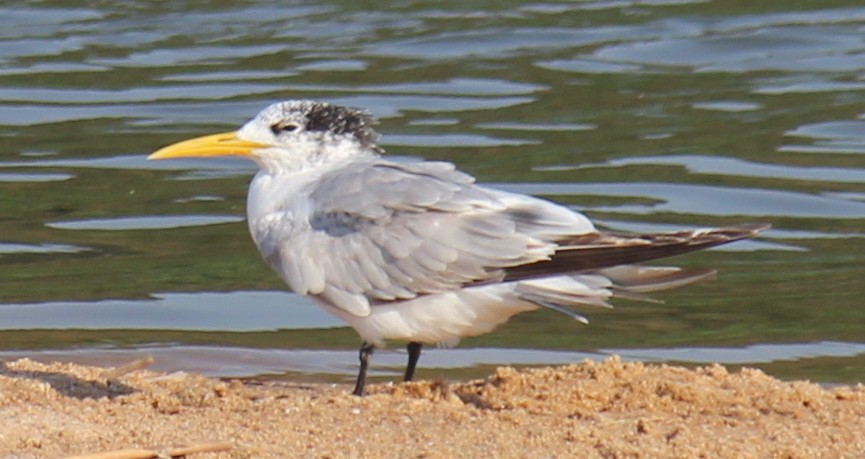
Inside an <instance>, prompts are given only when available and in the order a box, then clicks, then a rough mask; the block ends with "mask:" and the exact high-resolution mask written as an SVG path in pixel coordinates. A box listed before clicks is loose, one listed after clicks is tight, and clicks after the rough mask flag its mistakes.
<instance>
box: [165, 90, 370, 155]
mask: <svg viewBox="0 0 865 459" xmlns="http://www.w3.org/2000/svg"><path fill="white" fill-rule="evenodd" d="M375 124H376V120H375V118H373V117H372V115H371V114H370V113H369V112H367V111H365V110H361V109H357V108H349V107H342V106H339V105H334V104H330V103H326V102H318V101H312V100H291V101H286V102H279V103H276V104H273V105H270V106H269V107H267V108H265V109H264V110H262V111H261V112H260V113H259V114H258V115H256V116H255V117H254V118H252V119H251V120H249V121H248V122H247V123H245V124H244V125H243V126H242V127H241V128H240V129H238V130H237V131H233V132H226V133H222V134H215V135H210V136H205V137H198V138H195V139H190V140H186V141H183V142H179V143H176V144H173V145H169V146H167V147H165V148H162V149H160V150H158V151H157V152H155V153H153V154H152V155H150V156H149V157H148V159H165V158H175V157H190V156H223V155H235V156H246V157H249V158H250V159H252V160H254V161H255V162H256V163H258V164H259V166H261V167H262V168H264V169H284V168H289V169H292V168H295V167H298V166H299V165H303V164H304V163H315V162H318V161H329V160H335V159H344V158H351V157H357V156H370V155H377V154H380V153H382V152H383V150H382V149H381V147H379V146H378V144H377V140H378V133H377V132H376V131H375V130H374V129H373V125H375Z"/></svg>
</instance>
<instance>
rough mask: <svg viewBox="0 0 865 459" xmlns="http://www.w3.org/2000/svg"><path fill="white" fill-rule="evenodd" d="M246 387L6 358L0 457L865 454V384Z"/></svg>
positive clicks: (681, 375) (658, 379) (664, 370)
mask: <svg viewBox="0 0 865 459" xmlns="http://www.w3.org/2000/svg"><path fill="white" fill-rule="evenodd" d="M349 389H350V387H348V386H345V385H336V386H334V385H325V384H291V383H274V382H267V383H244V382H240V381H221V380H217V379H210V378H205V377H203V376H200V375H195V374H188V373H170V374H166V373H159V372H152V371H148V370H137V371H133V372H130V373H126V374H124V375H122V376H116V375H111V374H110V372H106V370H105V369H103V368H96V367H89V366H81V365H76V364H61V363H53V364H42V363H37V362H34V361H31V360H27V359H22V360H16V361H13V362H7V363H5V364H3V363H0V419H2V420H3V421H2V428H0V458H57V457H66V456H69V455H75V454H85V453H98V452H106V451H115V450H121V449H124V448H158V449H161V448H169V447H173V446H188V445H194V444H201V443H206V442H220V441H226V442H229V446H230V447H231V449H230V450H228V451H225V452H217V453H198V454H191V455H189V456H188V457H189V458H192V459H198V458H201V459H206V458H283V457H318V458H342V457H373V458H377V457H382V458H384V457H415V458H450V457H561V458H565V457H597V458H642V457H645V458H657V457H707V458H718V457H729V458H767V457H777V458H814V457H832V458H840V457H851V458H852V457H863V454H865V435H862V433H863V432H865V387H862V386H861V385H859V386H841V387H833V388H824V387H821V386H819V385H817V384H812V383H808V382H782V381H779V380H777V379H774V378H772V377H769V376H767V375H765V374H764V373H762V372H760V371H759V370H752V369H745V370H742V371H737V372H734V373H730V372H728V371H727V370H726V369H725V368H723V367H721V366H718V365H715V366H710V367H704V368H698V369H695V370H690V369H685V368H680V367H674V366H666V365H648V364H642V363H624V362H622V361H620V360H619V359H616V358H611V359H607V360H605V361H603V362H591V361H586V362H584V363H581V364H577V365H570V366H565V367H556V368H538V369H527V370H519V371H518V370H514V369H512V368H500V369H498V370H497V371H496V372H495V374H492V375H490V376H489V377H488V378H486V379H483V380H474V381H465V382H451V383H446V382H442V381H421V382H416V383H409V384H394V385H391V384H373V385H372V386H371V387H370V395H369V396H367V397H364V398H358V397H354V396H351V395H349V394H348V391H349Z"/></svg>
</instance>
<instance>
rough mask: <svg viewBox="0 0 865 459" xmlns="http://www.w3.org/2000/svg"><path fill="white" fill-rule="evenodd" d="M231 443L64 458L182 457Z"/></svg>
mask: <svg viewBox="0 0 865 459" xmlns="http://www.w3.org/2000/svg"><path fill="white" fill-rule="evenodd" d="M231 448H232V444H231V443H230V442H227V441H221V442H217V443H202V444H199V445H192V446H185V447H183V448H170V449H162V450H152V449H122V450H118V451H108V452H104V453H93V454H81V455H78V456H70V457H67V458H66V459H163V458H182V457H186V456H188V455H190V454H195V453H216V452H220V451H228V450H230V449H231Z"/></svg>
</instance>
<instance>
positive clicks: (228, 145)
mask: <svg viewBox="0 0 865 459" xmlns="http://www.w3.org/2000/svg"><path fill="white" fill-rule="evenodd" d="M266 147H267V145H264V144H260V143H256V142H250V141H247V140H241V139H238V138H237V132H223V133H221V134H213V135H206V136H203V137H196V138H194V139H189V140H184V141H182V142H177V143H175V144H171V145H169V146H167V147H164V148H160V149H159V150H156V151H155V152H154V153H152V154H151V155H150V156H148V157H147V159H167V158H185V157H200V156H227V155H234V156H250V155H251V154H252V152H253V151H255V150H258V149H260V148H266Z"/></svg>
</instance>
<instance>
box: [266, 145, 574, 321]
mask: <svg viewBox="0 0 865 459" xmlns="http://www.w3.org/2000/svg"><path fill="white" fill-rule="evenodd" d="M308 191H309V200H310V202H311V204H312V205H311V206H309V208H310V209H311V211H310V215H309V216H308V226H307V227H305V228H304V227H300V228H299V227H298V226H297V225H295V226H294V227H293V229H292V231H289V232H286V233H285V234H280V235H279V237H278V239H279V240H278V241H277V242H276V244H277V246H278V250H279V252H280V256H279V257H278V260H274V259H273V258H274V257H272V256H271V257H267V258H268V260H269V261H270V262H271V265H272V266H273V267H274V269H276V270H277V272H279V273H281V274H282V277H283V279H285V280H286V282H287V283H288V284H289V285H290V286H291V288H292V289H293V290H294V291H296V292H298V293H301V294H310V295H315V296H318V297H319V298H321V299H322V300H324V301H326V302H327V303H329V304H331V305H333V306H335V307H338V308H340V309H343V310H345V311H348V312H350V313H352V314H355V315H358V316H365V315H368V314H369V311H370V309H369V308H370V305H371V304H375V303H377V302H385V301H392V300H397V299H409V298H414V297H416V296H418V295H422V294H429V293H436V292H441V291H446V290H451V289H455V288H459V287H461V286H463V285H466V284H471V283H476V282H483V281H489V280H498V279H501V278H502V277H503V275H504V274H503V271H502V269H503V268H507V267H511V266H516V265H520V264H525V263H533V262H536V261H540V260H545V259H547V258H548V257H549V256H550V255H551V254H552V253H553V251H554V250H555V244H554V243H552V242H545V241H543V240H541V239H539V238H537V237H535V235H533V234H531V233H533V232H535V231H521V230H526V229H533V228H532V225H534V226H536V227H538V228H541V229H543V228H546V226H545V225H543V223H539V222H540V220H542V217H544V216H545V217H546V218H549V215H550V214H551V213H553V214H555V213H556V212H560V211H559V210H551V211H544V210H543V209H542V208H543V207H544V206H550V207H553V206H554V205H553V204H551V203H547V202H545V201H540V200H534V199H533V198H523V199H520V200H519V205H520V206H522V207H524V209H522V211H520V212H512V211H511V210H513V209H514V206H513V203H507V202H505V201H507V200H508V199H513V198H512V197H508V198H507V199H504V200H503V199H500V198H502V197H503V196H510V195H504V194H502V193H499V192H495V191H491V190H485V189H483V188H480V187H477V186H475V185H474V179H473V178H472V177H471V176H469V175H466V174H463V173H461V172H458V171H456V170H455V169H454V166H453V165H451V164H449V163H437V162H424V163H416V164H410V165H408V164H407V165H403V164H395V163H389V162H384V161H380V162H369V163H361V164H353V165H351V167H346V168H342V169H337V170H333V171H331V172H329V173H327V174H325V175H324V176H322V177H321V178H320V179H319V180H317V181H316V182H314V184H313V185H312V186H311V188H310V189H309V190H308ZM533 206H534V207H537V208H533ZM559 209H560V208H559ZM532 215H535V216H536V218H532V217H531V216H532ZM556 224H557V225H559V226H560V227H561V225H562V224H561V222H557V223H556ZM569 229H570V233H571V234H573V231H574V228H573V227H571V228H569ZM549 231H552V232H556V231H561V228H558V229H553V230H549Z"/></svg>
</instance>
